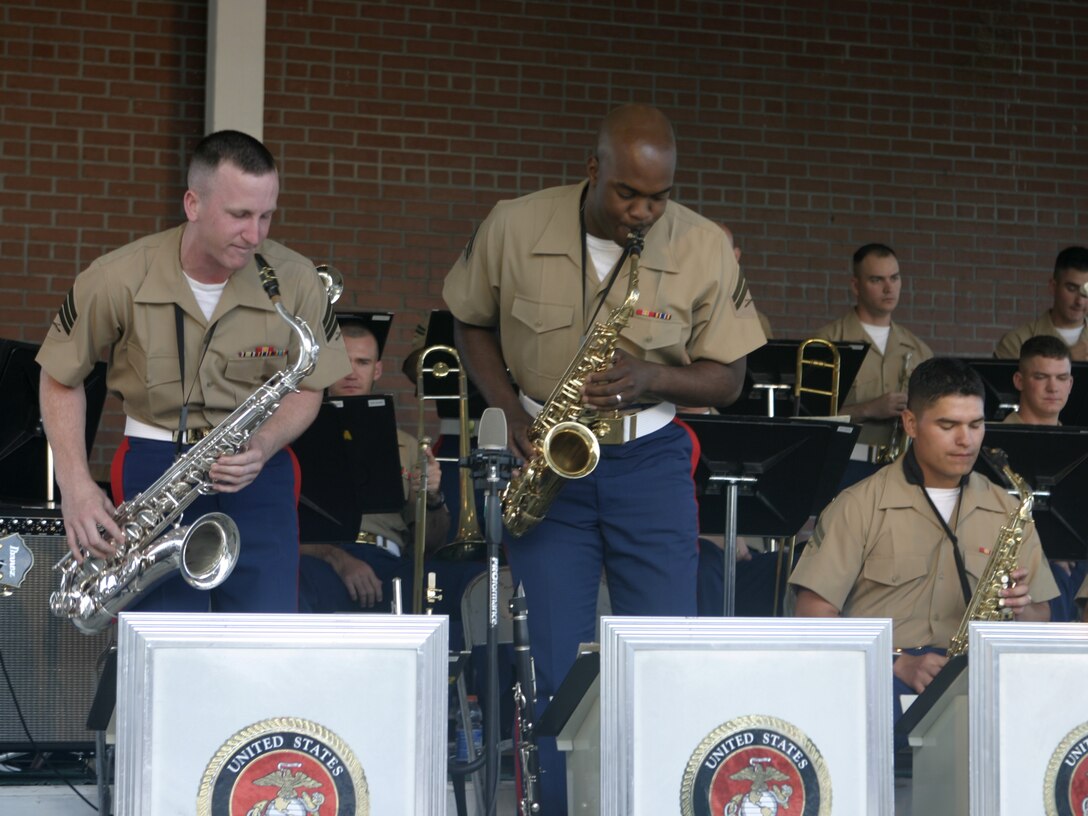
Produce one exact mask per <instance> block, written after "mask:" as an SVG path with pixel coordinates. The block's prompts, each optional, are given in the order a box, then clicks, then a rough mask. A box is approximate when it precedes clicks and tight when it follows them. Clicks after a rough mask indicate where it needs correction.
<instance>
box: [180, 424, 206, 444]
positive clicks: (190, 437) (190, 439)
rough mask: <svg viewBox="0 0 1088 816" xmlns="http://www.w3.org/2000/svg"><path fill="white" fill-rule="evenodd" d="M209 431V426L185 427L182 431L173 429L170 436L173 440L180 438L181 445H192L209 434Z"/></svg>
mask: <svg viewBox="0 0 1088 816" xmlns="http://www.w3.org/2000/svg"><path fill="white" fill-rule="evenodd" d="M211 431H212V429H211V428H187V429H186V430H185V432H184V433H182V432H181V431H174V433H173V434H171V437H172V441H174V442H177V441H178V440H180V441H181V444H182V445H193V444H196V443H197V442H199V441H200V440H202V439H203V438H204V437H206V436H207V435H208V434H210V433H211Z"/></svg>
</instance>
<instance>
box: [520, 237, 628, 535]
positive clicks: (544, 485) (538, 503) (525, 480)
mask: <svg viewBox="0 0 1088 816" xmlns="http://www.w3.org/2000/svg"><path fill="white" fill-rule="evenodd" d="M642 243H643V238H642V235H641V234H640V233H639V232H638V231H635V232H632V233H631V234H630V235H628V236H627V250H628V253H629V255H630V257H631V264H630V269H629V271H628V273H627V295H626V296H625V297H624V299H623V303H622V304H621V305H620V306H617V307H616V308H615V309H613V310H612V311H611V312H610V313H609V314H608V318H607V320H605V322H604V323H595V324H593V328H592V329H591V330H590V332H589V334H587V335H586V339H585V340H584V341H583V342H582V347H581V348H580V349H578V353H577V354H576V355H575V356H574V359H573V360H572V361H571V364H570V366H568V367H567V370H566V372H565V373H564V374H563V376H562V378H560V380H559V382H558V383H557V384H556V386H555V388H554V389H553V390H552V393H551V396H549V397H548V401H547V402H545V403H544V407H543V408H542V409H541V411H540V413H539V414H537V415H536V419H534V420H533V424H532V425H531V426H529V441H530V442H532V443H533V448H534V449H535V454H534V455H533V458H532V459H530V460H529V461H528V462H526V463H525V465H524V466H523V467H522V468H521V472H520V473H517V474H515V475H514V477H513V478H512V479H510V484H508V485H507V486H506V489H505V490H503V493H502V520H503V523H504V524H505V525H506V529H507V530H509V531H510V533H511V535H514V536H522V535H524V534H525V533H527V532H528V531H529V530H531V529H532V528H533V527H535V526H536V525H537V524H539V523H540V521H541V519H543V518H544V514H545V513H547V512H548V507H549V506H550V505H551V503H552V501H553V500H554V499H555V496H556V494H557V493H558V492H559V488H561V487H562V486H563V484H564V482H565V481H566V480H567V479H581V478H582V477H583V476H588V475H589V474H590V473H592V472H593V470H594V468H596V467H597V462H598V460H599V459H600V457H601V446H600V442H599V441H598V437H599V436H600V437H603V436H604V435H605V434H606V433H607V430H608V429H607V426H606V424H605V423H603V422H600V419H601V418H602V414H601V413H600V412H598V411H596V410H594V409H591V408H587V407H586V406H585V405H583V404H582V388H583V387H584V386H585V383H586V378H587V377H589V375H590V374H592V373H594V372H596V371H604V370H605V369H607V368H608V367H609V366H610V365H612V355H613V353H614V352H615V350H616V341H617V340H619V336H620V332H621V331H623V330H624V328H626V327H627V323H628V321H629V320H630V319H631V315H633V314H634V312H635V303H637V302H638V262H639V258H640V257H641V255H642ZM606 413H607V414H611V415H612V416H611V417H608V418H614V417H615V416H617V415H618V414H617V413H616V412H615V411H609V412H606Z"/></svg>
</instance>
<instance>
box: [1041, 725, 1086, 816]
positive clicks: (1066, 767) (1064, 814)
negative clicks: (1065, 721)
mask: <svg viewBox="0 0 1088 816" xmlns="http://www.w3.org/2000/svg"><path fill="white" fill-rule="evenodd" d="M1043 804H1044V805H1045V807H1046V816H1083V814H1085V813H1088V723H1081V724H1080V725H1078V726H1077V727H1076V728H1074V729H1073V730H1072V731H1070V732H1069V733H1068V734H1066V736H1065V739H1063V740H1062V742H1061V744H1060V745H1059V746H1058V748H1057V750H1055V751H1054V753H1053V754H1052V755H1051V757H1050V762H1049V763H1048V764H1047V768H1046V777H1045V780H1044V782H1043Z"/></svg>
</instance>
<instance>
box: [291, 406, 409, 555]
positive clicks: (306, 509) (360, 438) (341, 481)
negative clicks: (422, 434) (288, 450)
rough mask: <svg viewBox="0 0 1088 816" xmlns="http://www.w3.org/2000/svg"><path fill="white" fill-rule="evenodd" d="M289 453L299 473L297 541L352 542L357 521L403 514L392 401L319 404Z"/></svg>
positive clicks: (402, 491) (395, 423) (398, 446)
mask: <svg viewBox="0 0 1088 816" xmlns="http://www.w3.org/2000/svg"><path fill="white" fill-rule="evenodd" d="M291 447H292V449H293V450H294V452H295V456H297V457H298V463H299V469H300V470H301V472H302V493H301V494H300V496H299V508H298V520H299V533H300V537H301V540H302V541H304V542H306V543H320V542H335V541H340V542H343V541H354V540H355V537H356V536H357V535H358V533H359V519H360V518H361V517H362V516H363V515H365V514H367V513H399V512H400V511H401V510H403V509H404V501H405V499H404V484H403V480H402V478H401V464H400V445H399V444H398V439H397V419H396V413H395V411H394V407H393V397H392V396H390V395H388V394H369V395H366V396H359V397H337V398H334V399H330V400H327V401H325V402H324V403H322V405H321V409H320V411H319V412H318V414H317V418H316V419H315V420H314V421H313V423H312V424H311V425H310V427H309V428H307V429H306V431H305V432H304V433H303V434H302V435H301V436H300V437H299V438H298V439H296V440H295V441H294V442H293V443H292V444H291Z"/></svg>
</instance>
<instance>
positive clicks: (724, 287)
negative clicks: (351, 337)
mask: <svg viewBox="0 0 1088 816" xmlns="http://www.w3.org/2000/svg"><path fill="white" fill-rule="evenodd" d="M585 186H586V182H583V183H581V184H576V185H572V186H569V187H555V188H550V189H547V190H542V191H540V192H537V193H533V194H532V195H528V196H524V197H522V198H519V199H516V200H513V201H502V202H499V203H498V204H497V205H496V206H495V208H494V209H493V210H492V211H491V213H490V214H489V215H488V216H487V218H486V219H485V220H484V222H483V223H482V224H481V225H480V227H479V229H478V230H477V231H476V234H475V236H474V237H473V239H472V240H470V242H469V244H468V246H467V247H466V248H465V251H464V252H463V253H462V255H461V257H460V258H459V259H458V261H457V263H455V264H454V266H453V268H452V269H451V270H450V272H449V274H448V275H447V276H446V282H445V285H444V287H443V289H442V296H443V297H444V298H445V300H446V304H447V305H448V306H449V308H450V311H452V312H453V314H454V316H455V317H456V318H457V319H458V320H461V321H462V322H464V323H468V324H470V325H474V326H498V327H499V335H500V338H499V339H500V344H501V346H502V352H503V355H504V357H505V360H506V364H507V366H508V367H509V369H510V371H511V373H512V374H513V376H514V379H515V380H516V382H517V383H518V385H519V386H520V387H521V388H522V390H523V391H524V392H525V393H526V394H527V395H529V396H530V397H532V398H534V399H536V400H538V401H543V400H545V399H547V397H548V395H549V394H551V392H552V389H553V387H554V386H555V384H556V383H557V382H558V380H559V379H560V378H561V377H562V376H563V374H564V372H565V371H566V369H567V367H568V365H569V364H570V362H571V360H573V359H574V357H575V356H576V355H577V353H578V350H579V348H580V346H581V342H582V335H583V333H584V332H585V330H586V328H587V324H588V323H589V322H590V320H591V318H592V317H593V313H594V310H595V309H596V306H597V302H598V301H599V298H600V295H601V293H602V292H603V290H604V288H605V283H598V281H597V276H596V274H595V273H594V272H593V271H592V269H591V270H590V272H589V275H588V277H589V282H588V288H587V283H586V282H585V279H586V276H585V275H583V270H582V237H581V227H580V224H579V219H578V209H579V204H580V201H581V195H582V191H583V190H584V189H585ZM587 265H589V262H588V260H587ZM627 268H629V266H628V265H627V264H626V263H625V269H624V270H622V271H621V272H620V274H619V275H618V277H617V279H616V282H615V284H614V285H613V287H612V290H611V292H610V293H609V295H608V298H607V300H606V301H605V304H604V306H602V307H601V310H600V312H598V314H597V318H596V319H597V322H604V321H605V320H606V319H607V317H608V314H609V311H610V310H611V309H613V308H615V307H617V306H619V305H620V304H621V303H622V302H623V300H624V298H625V296H626V291H627V284H628V274H627V272H626V269H627ZM638 289H639V299H638V303H637V304H636V309H637V310H638V313H636V314H635V315H633V316H632V317H631V320H630V322H629V323H628V325H627V327H626V328H625V329H624V330H623V332H622V334H621V336H620V339H619V342H618V347H619V348H622V349H623V350H625V351H627V352H629V353H631V354H632V355H633V356H635V357H638V358H640V359H643V360H647V361H649V362H653V363H660V364H664V365H670V366H679V365H686V364H689V363H691V362H693V361H695V360H714V361H716V362H720V363H732V362H734V361H736V360H739V359H740V358H742V357H744V356H745V355H746V354H748V353H749V352H750V351H753V350H754V349H757V348H759V347H760V346H762V345H763V344H764V342H765V338H764V336H763V332H762V330H761V329H760V327H759V320H758V319H757V317H756V311H755V306H754V304H753V302H752V297H751V294H750V292H749V290H748V284H747V281H746V280H745V278H744V276H743V275H742V274H741V272H740V269H739V267H738V266H737V262H736V259H735V258H734V256H733V249H732V246H731V245H730V244H729V242H728V240H727V238H726V236H725V233H724V232H722V230H721V227H719V226H718V225H717V224H715V223H713V222H712V221H708V220H707V219H705V218H703V217H702V216H700V215H698V214H696V213H694V212H692V211H691V210H689V209H688V208H686V207H684V206H681V205H680V204H677V203H676V202H673V201H670V202H668V204H667V205H666V208H665V214H664V215H663V216H662V217H661V219H660V220H659V221H658V222H657V223H656V224H654V226H653V227H652V228H651V229H650V231H649V232H648V233H647V234H646V243H645V248H644V249H643V252H642V256H641V261H640V264H639V267H638Z"/></svg>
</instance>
